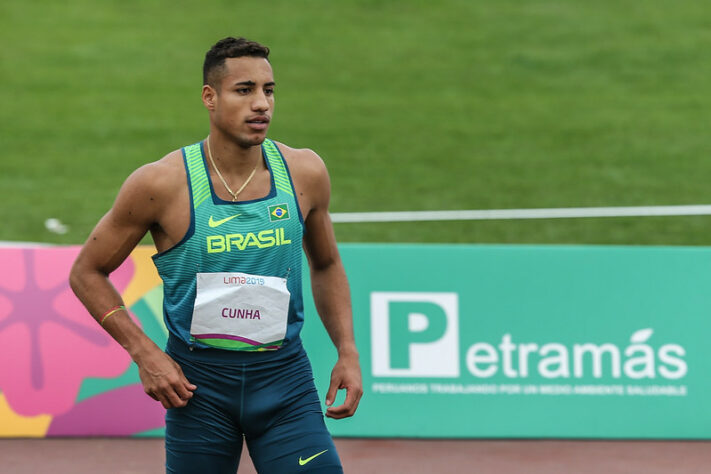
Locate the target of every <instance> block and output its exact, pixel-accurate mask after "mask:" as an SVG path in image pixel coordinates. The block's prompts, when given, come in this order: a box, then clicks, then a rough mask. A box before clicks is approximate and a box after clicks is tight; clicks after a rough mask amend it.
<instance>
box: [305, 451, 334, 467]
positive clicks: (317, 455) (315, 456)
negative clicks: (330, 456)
mask: <svg viewBox="0 0 711 474" xmlns="http://www.w3.org/2000/svg"><path fill="white" fill-rule="evenodd" d="M326 451H328V449H324V450H323V451H321V452H320V453H316V454H314V455H313V456H311V457H308V458H306V459H301V456H299V466H303V465H304V464H306V463H308V462H309V461H312V460H313V459H314V458H317V457H319V456H321V455H322V454H323V453H325V452H326Z"/></svg>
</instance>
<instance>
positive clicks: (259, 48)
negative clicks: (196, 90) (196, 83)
mask: <svg viewBox="0 0 711 474" xmlns="http://www.w3.org/2000/svg"><path fill="white" fill-rule="evenodd" d="M243 56H250V57H253V58H264V59H266V60H267V61H268V60H269V48H267V47H266V46H264V45H263V44H259V43H257V42H256V41H250V40H248V39H246V38H233V37H231V36H228V37H227V38H224V39H221V40H220V41H218V42H217V43H215V45H214V46H213V47H212V48H210V50H209V51H208V52H207V53H206V54H205V62H204V63H203V65H202V83H203V85H210V86H212V87H215V86H216V85H217V83H218V82H219V79H221V78H222V75H223V74H224V72H225V59H226V58H241V57H243Z"/></svg>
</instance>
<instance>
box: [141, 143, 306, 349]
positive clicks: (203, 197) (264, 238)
mask: <svg viewBox="0 0 711 474" xmlns="http://www.w3.org/2000/svg"><path fill="white" fill-rule="evenodd" d="M182 152H183V160H184V162H185V169H186V173H187V176H188V187H189V189H190V207H191V212H190V228H189V229H188V231H187V233H186V234H185V236H184V237H183V239H182V240H181V241H180V242H179V243H178V244H176V245H175V246H174V247H172V248H170V249H168V250H166V251H164V252H161V253H158V254H156V255H154V256H153V262H154V263H155V266H156V268H157V270H158V274H159V275H160V277H161V278H162V279H163V316H164V320H165V324H166V326H167V328H168V331H169V332H170V334H171V335H172V336H174V337H177V338H178V339H180V340H181V341H183V342H184V343H185V344H187V345H188V346H190V348H194V347H197V348H206V347H209V346H207V345H205V344H203V343H202V342H200V341H198V340H196V339H195V338H193V337H192V336H191V335H190V325H191V322H192V314H193V306H194V303H195V296H196V274H197V273H218V272H240V273H247V274H250V275H262V276H275V277H280V278H286V279H287V283H286V285H287V289H288V290H289V293H290V294H291V297H290V299H289V309H288V318H287V328H286V335H285V338H284V341H283V343H282V347H286V346H287V345H289V344H290V343H292V344H293V343H294V342H298V341H299V333H300V331H301V327H302V326H303V322H304V305H303V299H302V289H301V241H302V237H303V217H302V215H301V210H300V209H299V205H298V202H297V199H296V194H295V191H294V186H293V183H292V181H291V176H290V174H289V169H288V167H287V164H286V161H285V160H284V157H283V156H282V154H281V152H280V151H279V149H278V148H277V146H276V144H275V143H274V142H273V141H271V140H269V139H266V140H265V141H264V143H262V156H263V158H264V161H265V163H266V166H267V168H268V169H269V172H270V175H271V188H270V191H269V194H268V195H267V196H266V197H264V198H261V199H255V200H252V201H241V202H231V201H224V200H222V199H220V198H219V197H218V196H217V195H216V194H215V191H214V189H213V186H212V182H211V181H210V179H209V174H208V171H207V169H208V168H207V163H206V161H205V153H204V149H203V143H202V142H201V143H195V144H193V145H190V146H186V147H184V148H183V149H182ZM221 348H223V349H231V350H240V351H245V350H246V351H254V350H260V349H261V348H260V347H249V346H245V345H244V344H242V345H239V344H236V345H235V346H233V347H221Z"/></svg>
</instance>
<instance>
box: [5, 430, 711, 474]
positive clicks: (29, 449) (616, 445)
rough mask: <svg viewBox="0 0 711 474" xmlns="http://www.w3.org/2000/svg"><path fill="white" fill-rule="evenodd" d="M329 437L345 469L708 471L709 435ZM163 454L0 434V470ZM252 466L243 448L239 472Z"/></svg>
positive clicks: (56, 473) (130, 465) (124, 473)
mask: <svg viewBox="0 0 711 474" xmlns="http://www.w3.org/2000/svg"><path fill="white" fill-rule="evenodd" d="M335 441H336V447H337V448H338V450H339V453H340V455H341V459H342V461H343V465H344V468H345V472H346V473H352V474H359V473H368V474H378V473H383V474H398V473H403V474H404V473H407V474H417V473H425V472H426V473H495V474H508V473H525V474H538V473H546V474H557V473H560V474H570V473H575V474H588V473H590V474H592V473H595V474H597V473H602V474H616V473H625V474H629V473H632V474H637V473H639V474H657V473H658V474H670V473H679V474H686V473H708V472H711V441H559V440H523V441H521V440H493V441H492V440H402V439H352V438H350V439H346V438H338V439H336V440H335ZM164 461H165V455H164V452H163V439H162V438H148V439H136V438H64V439H56V438H54V439H7V438H5V439H0V472H2V473H3V474H30V473H31V474H35V473H40V472H42V473H52V474H70V473H71V474H84V473H87V474H88V473H91V474H95V473H110V474H144V473H146V474H149V473H150V474H153V473H161V472H164ZM255 472H256V471H255V470H254V467H253V466H252V463H251V461H250V459H249V455H248V454H247V453H246V450H245V451H243V454H242V464H241V466H240V468H239V471H238V473H239V474H252V473H255ZM199 474H202V473H199Z"/></svg>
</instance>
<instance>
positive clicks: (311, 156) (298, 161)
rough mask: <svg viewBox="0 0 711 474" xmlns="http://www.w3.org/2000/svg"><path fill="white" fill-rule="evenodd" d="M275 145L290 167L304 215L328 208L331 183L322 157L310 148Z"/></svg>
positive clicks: (278, 143)
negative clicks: (311, 211) (316, 209)
mask: <svg viewBox="0 0 711 474" xmlns="http://www.w3.org/2000/svg"><path fill="white" fill-rule="evenodd" d="M275 143H276V144H277V146H278V147H279V150H280V151H281V153H282V155H284V159H285V160H286V164H287V165H288V166H289V173H290V174H291V179H292V181H293V182H294V188H295V190H296V192H297V194H298V197H299V202H300V204H301V207H302V210H303V211H304V215H305V216H306V215H308V213H309V211H310V210H312V209H314V208H316V207H324V208H327V207H328V201H329V199H330V195H331V182H330V179H329V177H328V171H327V170H326V164H325V163H324V162H323V160H322V159H321V157H320V156H318V154H316V152H315V151H313V150H311V149H309V148H292V147H290V146H288V145H285V144H283V143H280V142H275Z"/></svg>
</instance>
